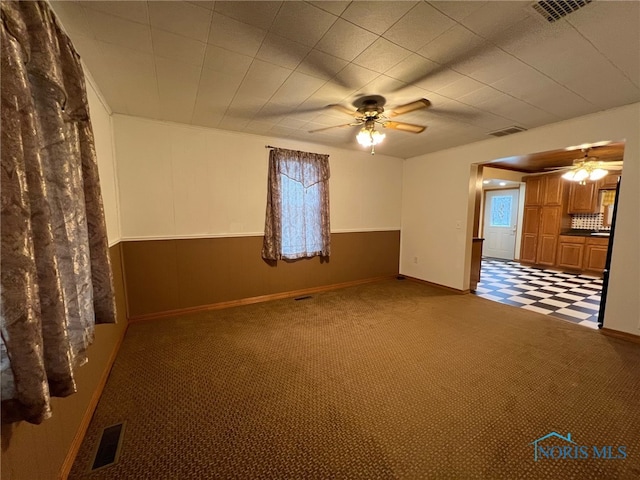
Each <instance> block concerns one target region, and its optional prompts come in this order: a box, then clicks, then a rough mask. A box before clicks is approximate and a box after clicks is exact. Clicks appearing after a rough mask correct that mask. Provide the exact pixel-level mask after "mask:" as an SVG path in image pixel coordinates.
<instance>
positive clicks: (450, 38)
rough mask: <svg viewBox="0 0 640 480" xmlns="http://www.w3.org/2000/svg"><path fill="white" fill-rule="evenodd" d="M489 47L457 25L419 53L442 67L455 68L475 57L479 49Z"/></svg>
mask: <svg viewBox="0 0 640 480" xmlns="http://www.w3.org/2000/svg"><path fill="white" fill-rule="evenodd" d="M485 46H486V47H488V45H487V44H486V42H485V40H484V39H483V38H481V37H479V36H478V35H476V34H475V33H473V32H470V31H469V30H468V29H466V28H465V27H463V26H462V25H455V26H454V27H452V28H450V29H449V30H447V31H446V32H444V33H443V34H442V35H440V36H439V37H437V38H435V39H434V40H432V41H430V42H429V43H427V44H426V45H425V46H424V47H422V48H421V49H420V50H418V53H419V54H420V55H422V56H423V57H425V58H428V59H429V60H433V61H434V62H437V63H439V64H441V65H447V66H449V67H454V66H455V65H456V64H457V63H459V62H462V61H464V60H466V59H467V58H470V57H473V56H475V54H476V53H477V52H478V50H479V49H482V48H484V47H485Z"/></svg>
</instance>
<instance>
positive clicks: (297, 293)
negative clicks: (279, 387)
mask: <svg viewBox="0 0 640 480" xmlns="http://www.w3.org/2000/svg"><path fill="white" fill-rule="evenodd" d="M395 277H396V276H395V275H392V276H386V277H376V278H367V279H365V280H353V281H351V282H344V283H334V284H333V285H326V286H322V287H312V288H304V289H302V290H294V291H289V292H283V293H272V294H271V295H261V296H259V297H251V298H241V299H240V300H230V301H228V302H220V303H214V304H212V305H202V306H199V307H188V308H182V309H180V310H168V311H165V312H159V313H148V314H146V315H140V316H139V317H131V318H130V319H129V321H130V322H144V321H146V320H157V319H159V318H166V317H173V316H176V315H185V314H191V313H198V312H206V311H211V310H222V309H223V308H231V307H239V306H241V305H251V304H253V303H260V302H269V301H271V300H281V299H283V298H293V297H302V296H304V295H311V294H315V293H322V292H329V291H331V290H338V289H340V288H347V287H355V286H356V285H362V284H365V283H374V282H381V281H383V280H389V279H392V278H395Z"/></svg>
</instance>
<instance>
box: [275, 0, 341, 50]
mask: <svg viewBox="0 0 640 480" xmlns="http://www.w3.org/2000/svg"><path fill="white" fill-rule="evenodd" d="M336 20H337V17H336V16H335V15H332V14H330V13H327V12H325V11H324V10H321V9H319V8H316V7H314V6H313V5H310V4H308V3H305V2H286V8H281V9H280V11H279V12H278V15H276V19H275V20H274V22H273V25H272V27H271V30H270V31H271V32H273V33H276V34H278V35H280V36H282V37H286V38H288V39H290V40H295V41H296V42H299V43H304V44H305V45H309V46H314V45H315V44H316V43H317V42H318V40H320V39H321V38H322V37H323V35H324V34H325V33H326V32H327V30H329V28H331V25H333V23H334V22H335V21H336Z"/></svg>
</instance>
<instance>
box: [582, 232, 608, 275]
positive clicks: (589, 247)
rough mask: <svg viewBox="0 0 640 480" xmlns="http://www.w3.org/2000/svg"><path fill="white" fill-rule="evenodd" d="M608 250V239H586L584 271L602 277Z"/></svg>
mask: <svg viewBox="0 0 640 480" xmlns="http://www.w3.org/2000/svg"><path fill="white" fill-rule="evenodd" d="M608 249H609V239H608V238H587V242H586V244H585V250H584V263H583V268H584V270H587V271H589V272H592V273H597V274H599V275H602V273H603V272H604V267H605V265H606V262H607V250H608Z"/></svg>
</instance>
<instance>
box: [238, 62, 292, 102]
mask: <svg viewBox="0 0 640 480" xmlns="http://www.w3.org/2000/svg"><path fill="white" fill-rule="evenodd" d="M291 73H292V71H291V70H289V69H287V68H282V67H278V66H277V65H273V64H272V63H267V62H263V61H262V60H255V61H254V62H253V63H252V64H251V67H250V68H249V71H248V72H247V75H246V76H245V78H244V80H243V81H242V84H241V85H240V88H239V90H238V95H246V96H250V97H257V98H260V99H263V100H268V99H269V98H271V96H272V95H273V94H274V93H276V91H277V90H278V88H280V86H281V85H282V84H283V83H284V81H285V80H286V79H287V78H288V77H289V75H291Z"/></svg>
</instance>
